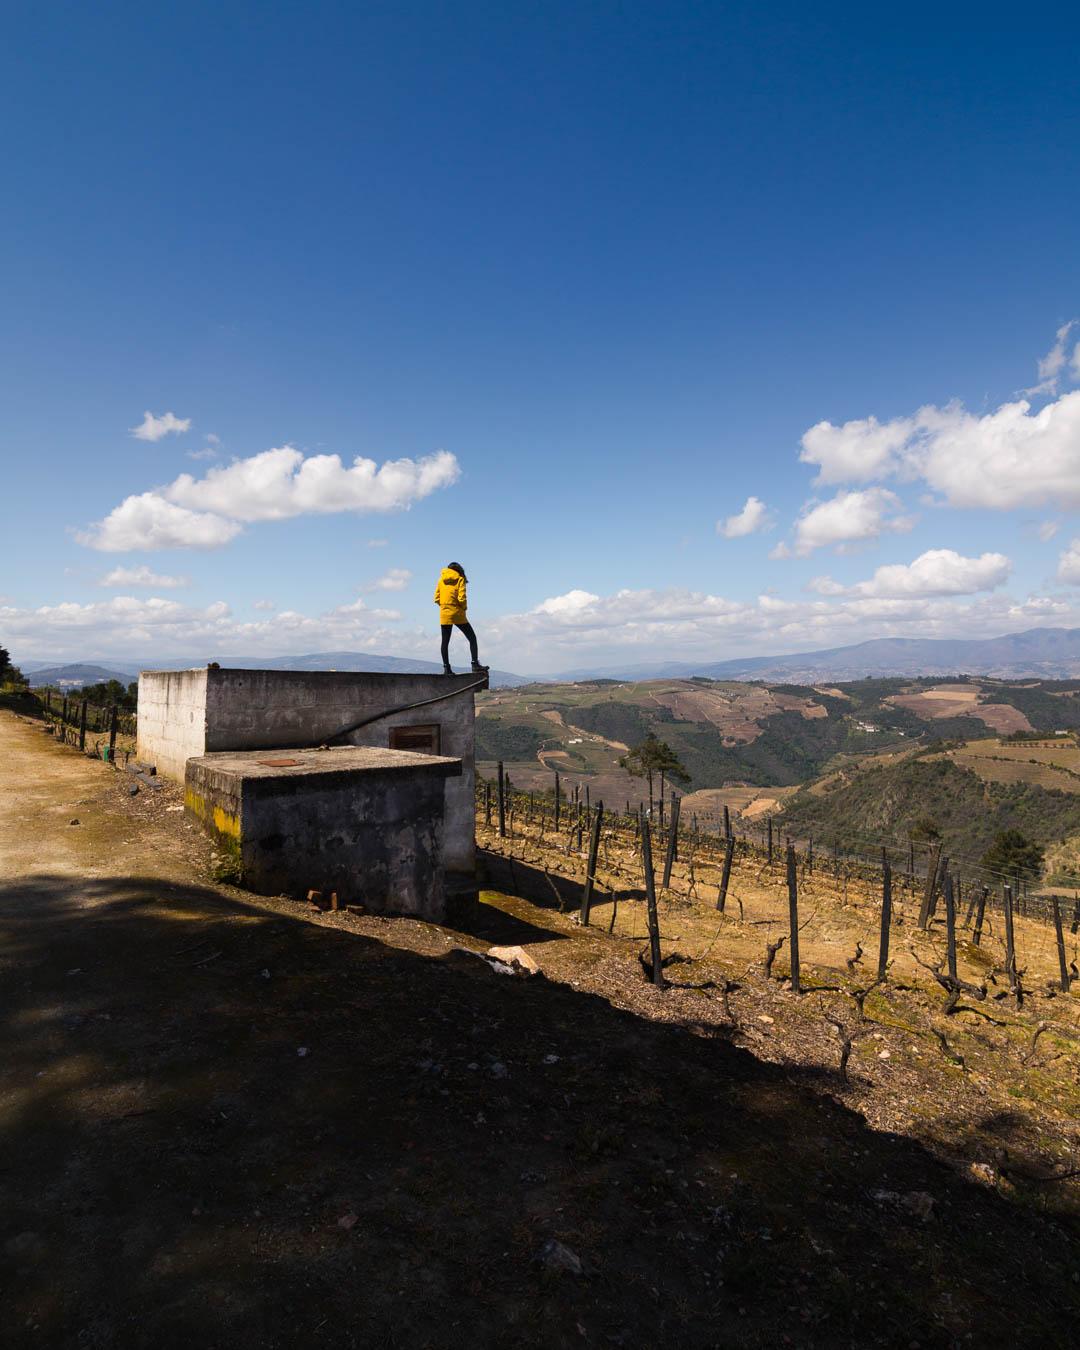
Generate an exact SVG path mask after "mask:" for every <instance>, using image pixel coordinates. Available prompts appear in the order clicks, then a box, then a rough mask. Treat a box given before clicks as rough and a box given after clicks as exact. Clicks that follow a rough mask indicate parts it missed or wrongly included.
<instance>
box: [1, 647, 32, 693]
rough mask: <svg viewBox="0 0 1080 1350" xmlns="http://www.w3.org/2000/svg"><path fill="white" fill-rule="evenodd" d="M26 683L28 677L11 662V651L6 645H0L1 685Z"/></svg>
mask: <svg viewBox="0 0 1080 1350" xmlns="http://www.w3.org/2000/svg"><path fill="white" fill-rule="evenodd" d="M25 683H26V677H25V676H24V675H23V673H22V671H21V670H20V669H19V668H18V666H13V665H12V664H11V653H10V652H9V651H8V649H7V648H6V647H0V685H3V684H25Z"/></svg>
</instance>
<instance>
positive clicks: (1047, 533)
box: [1037, 520, 1061, 544]
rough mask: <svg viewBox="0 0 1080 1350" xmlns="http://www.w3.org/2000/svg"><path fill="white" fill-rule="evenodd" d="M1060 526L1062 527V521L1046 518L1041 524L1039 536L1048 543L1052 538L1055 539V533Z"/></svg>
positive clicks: (1038, 531)
mask: <svg viewBox="0 0 1080 1350" xmlns="http://www.w3.org/2000/svg"><path fill="white" fill-rule="evenodd" d="M1060 528H1061V523H1060V521H1057V520H1044V521H1043V522H1042V524H1041V525H1040V526H1039V528H1038V530H1037V533H1038V536H1039V538H1040V539H1041V540H1042V541H1043V543H1044V544H1048V543H1049V542H1050V540H1051V539H1053V537H1054V535H1055V534H1057V532H1058V530H1059V529H1060Z"/></svg>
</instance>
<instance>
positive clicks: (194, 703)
mask: <svg viewBox="0 0 1080 1350" xmlns="http://www.w3.org/2000/svg"><path fill="white" fill-rule="evenodd" d="M206 676H207V671H206V668H205V667H202V668H201V669H199V670H153V671H144V672H143V673H142V674H141V675H140V676H139V722H138V730H139V736H138V749H137V752H136V753H137V755H138V758H139V759H141V760H146V761H148V762H149V763H152V764H156V765H157V768H158V773H160V774H163V775H164V776H165V777H166V778H173V779H175V780H176V781H177V782H180V783H182V782H183V781H184V766H185V765H186V764H187V761H188V759H189V758H190V756H191V755H201V754H202V753H203V752H204V751H205V749H206Z"/></svg>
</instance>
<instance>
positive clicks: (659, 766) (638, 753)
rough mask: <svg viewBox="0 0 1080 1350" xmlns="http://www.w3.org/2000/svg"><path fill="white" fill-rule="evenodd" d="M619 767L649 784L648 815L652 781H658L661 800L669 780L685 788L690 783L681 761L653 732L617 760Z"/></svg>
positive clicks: (651, 795)
mask: <svg viewBox="0 0 1080 1350" xmlns="http://www.w3.org/2000/svg"><path fill="white" fill-rule="evenodd" d="M619 767H620V768H621V769H625V770H626V772H627V773H628V774H630V776H631V777H632V778H645V779H647V780H648V784H649V814H650V815H651V814H652V809H653V779H654V778H655V777H659V779H660V796H661V800H662V799H663V793H664V786H663V785H664V782H665V781H666V780H667V779H669V778H670V779H671V780H672V781H673V782H675V783H680V784H682V785H683V786H685V785H686V784H687V783H689V782H690V775H689V774H688V773H687V772H686V769H685V767H684V766H683V762H682V760H681V759H680V758H679V756H678V755H677V754H676V753H675V751H674V750H672V748H671V746H670V745H668V744H667V743H666V742H665V741H662V740H660V739H659V738H658V737H657V736H656V735H655V734H654V733H653V732H651V731H650V732H649V734H648V735H647V736H646V737H645V739H644V740H643V741H642V742H641V744H640V745H635V746H634V748H633V750H630V751H628V752H627V754H625V755H623V757H622V759H620V760H619Z"/></svg>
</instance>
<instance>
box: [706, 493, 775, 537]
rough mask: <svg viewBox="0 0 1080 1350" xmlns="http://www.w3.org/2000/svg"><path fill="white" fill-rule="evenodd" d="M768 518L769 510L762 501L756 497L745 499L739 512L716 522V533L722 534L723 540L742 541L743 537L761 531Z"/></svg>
mask: <svg viewBox="0 0 1080 1350" xmlns="http://www.w3.org/2000/svg"><path fill="white" fill-rule="evenodd" d="M768 516H769V509H768V507H767V506H766V505H765V503H764V502H763V501H760V500H759V499H758V498H757V497H747V499H746V505H745V506H744V507H743V508H742V510H741V511H738V512H736V514H735V515H733V516H728V518H727V519H726V520H718V521H717V522H716V533H717V534H722V535H723V536H724V538H725V539H742V538H743V537H744V536H745V535H748V534H754V533H756V531H758V530H760V529H763V528H764V527H765V526H766V524H767V523H768Z"/></svg>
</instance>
